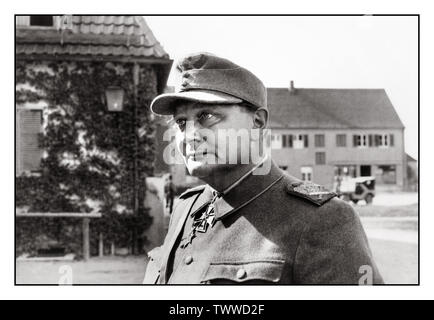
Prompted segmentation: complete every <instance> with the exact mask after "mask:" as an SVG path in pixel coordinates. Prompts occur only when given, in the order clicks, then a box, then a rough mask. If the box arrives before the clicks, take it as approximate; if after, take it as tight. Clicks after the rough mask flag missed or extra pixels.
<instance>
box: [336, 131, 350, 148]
mask: <svg viewBox="0 0 434 320" xmlns="http://www.w3.org/2000/svg"><path fill="white" fill-rule="evenodd" d="M346 146H347V135H346V134H337V135H336V147H346Z"/></svg>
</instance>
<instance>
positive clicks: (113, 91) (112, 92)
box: [105, 86, 124, 112]
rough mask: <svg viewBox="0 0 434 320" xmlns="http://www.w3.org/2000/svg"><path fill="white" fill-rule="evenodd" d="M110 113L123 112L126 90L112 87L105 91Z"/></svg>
mask: <svg viewBox="0 0 434 320" xmlns="http://www.w3.org/2000/svg"><path fill="white" fill-rule="evenodd" d="M105 97H106V102H107V109H108V111H112V112H119V111H122V110H123V107H124V106H123V103H124V89H122V88H121V87H115V86H110V87H108V88H107V89H106V90H105Z"/></svg>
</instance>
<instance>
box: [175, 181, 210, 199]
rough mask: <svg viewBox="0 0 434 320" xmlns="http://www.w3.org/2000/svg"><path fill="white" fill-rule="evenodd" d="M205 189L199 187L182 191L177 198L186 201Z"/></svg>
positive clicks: (201, 186) (203, 186) (202, 186)
mask: <svg viewBox="0 0 434 320" xmlns="http://www.w3.org/2000/svg"><path fill="white" fill-rule="evenodd" d="M204 189H205V185H204V184H203V185H200V186H197V187H194V188H190V189H188V190H186V191H184V192H183V193H181V195H180V196H179V198H180V199H186V198H188V197H191V196H192V195H193V194H196V193H199V192H202V191H203V190H204Z"/></svg>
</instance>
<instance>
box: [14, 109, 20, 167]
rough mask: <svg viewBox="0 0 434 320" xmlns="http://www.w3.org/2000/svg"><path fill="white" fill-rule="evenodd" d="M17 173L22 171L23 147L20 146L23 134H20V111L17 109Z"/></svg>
mask: <svg viewBox="0 0 434 320" xmlns="http://www.w3.org/2000/svg"><path fill="white" fill-rule="evenodd" d="M15 112H16V113H15V115H16V117H15V175H16V176H18V175H20V173H21V161H20V159H21V152H20V151H21V150H20V149H21V148H20V140H21V134H20V132H21V131H20V123H21V120H20V111H19V110H16V111H15Z"/></svg>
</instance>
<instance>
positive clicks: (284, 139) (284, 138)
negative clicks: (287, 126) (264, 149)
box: [282, 134, 286, 148]
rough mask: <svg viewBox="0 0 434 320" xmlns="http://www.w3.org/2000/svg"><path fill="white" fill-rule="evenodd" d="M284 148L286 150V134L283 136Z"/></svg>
mask: <svg viewBox="0 0 434 320" xmlns="http://www.w3.org/2000/svg"><path fill="white" fill-rule="evenodd" d="M282 148H286V134H283V135H282Z"/></svg>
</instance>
